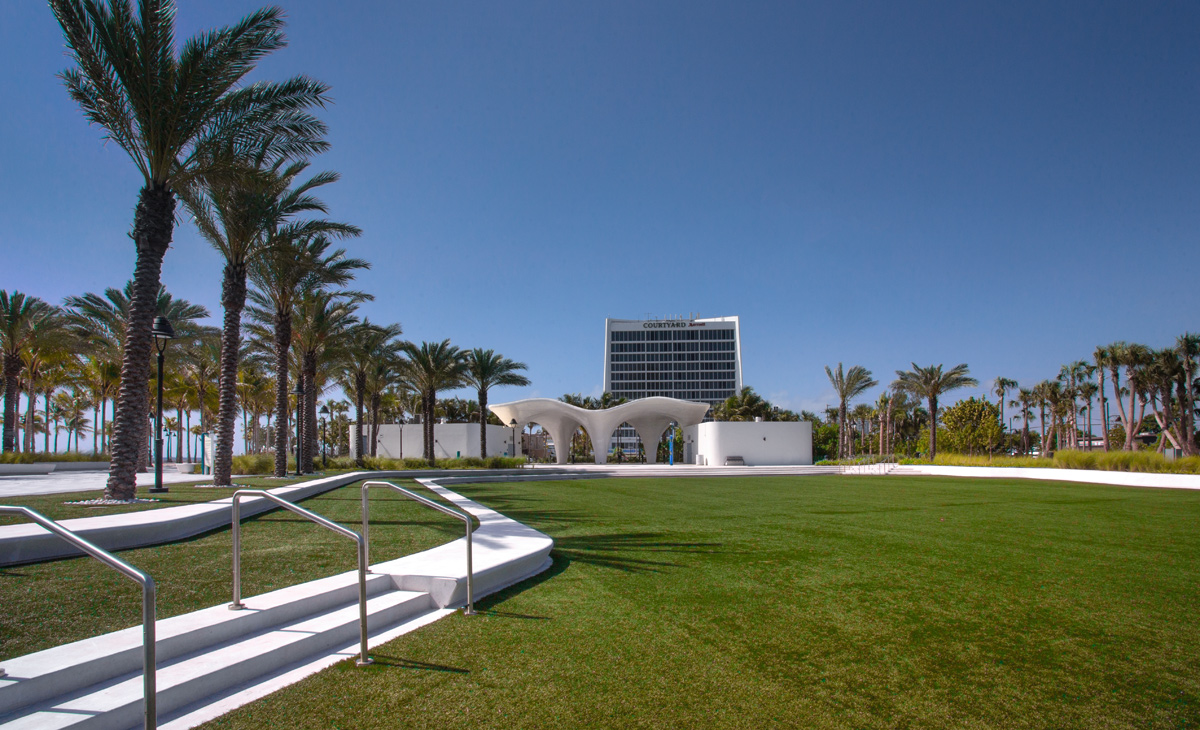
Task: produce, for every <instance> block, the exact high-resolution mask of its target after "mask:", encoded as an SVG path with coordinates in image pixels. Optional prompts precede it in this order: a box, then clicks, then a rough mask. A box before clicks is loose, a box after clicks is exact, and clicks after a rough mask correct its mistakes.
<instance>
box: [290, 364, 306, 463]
mask: <svg viewBox="0 0 1200 730" xmlns="http://www.w3.org/2000/svg"><path fill="white" fill-rule="evenodd" d="M292 394H293V395H295V396H296V476H300V474H301V472H300V454H301V449H302V447H301V445H300V437H301V435H302V432H301V430H300V424H301V422H302V421H303V418H302V416H303V414H304V382H303V381H301V380H297V381H296V389H295V390H293V391H292Z"/></svg>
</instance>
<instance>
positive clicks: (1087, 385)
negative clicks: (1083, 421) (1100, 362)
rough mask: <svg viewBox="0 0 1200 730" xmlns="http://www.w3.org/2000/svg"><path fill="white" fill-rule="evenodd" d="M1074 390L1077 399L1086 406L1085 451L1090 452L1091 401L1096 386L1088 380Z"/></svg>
mask: <svg viewBox="0 0 1200 730" xmlns="http://www.w3.org/2000/svg"><path fill="white" fill-rule="evenodd" d="M1076 388H1077V389H1078V390H1079V397H1080V398H1083V401H1084V403H1086V404H1087V440H1088V445H1087V450H1088V451H1091V450H1092V399H1094V398H1095V397H1096V391H1097V390H1098V388H1097V386H1096V384H1095V383H1093V382H1092V381H1090V380H1085V381H1083V382H1082V383H1080V384H1079V385H1077V386H1076Z"/></svg>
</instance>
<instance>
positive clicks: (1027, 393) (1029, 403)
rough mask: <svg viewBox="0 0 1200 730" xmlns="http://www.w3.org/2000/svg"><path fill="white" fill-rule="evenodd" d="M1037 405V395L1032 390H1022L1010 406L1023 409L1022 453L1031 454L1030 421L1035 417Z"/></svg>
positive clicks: (1010, 402)
mask: <svg viewBox="0 0 1200 730" xmlns="http://www.w3.org/2000/svg"><path fill="white" fill-rule="evenodd" d="M1035 403H1037V394H1036V393H1035V392H1034V390H1033V389H1031V388H1021V389H1020V390H1018V391H1017V398H1016V400H1013V401H1009V405H1012V406H1017V405H1019V406H1020V407H1021V452H1022V453H1025V454H1028V453H1029V446H1030V444H1029V419H1030V418H1031V417H1032V416H1033V406H1034V404H1035Z"/></svg>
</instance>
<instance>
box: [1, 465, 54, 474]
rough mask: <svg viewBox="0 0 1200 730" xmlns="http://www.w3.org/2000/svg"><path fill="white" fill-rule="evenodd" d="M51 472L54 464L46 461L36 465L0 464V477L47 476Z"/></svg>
mask: <svg viewBox="0 0 1200 730" xmlns="http://www.w3.org/2000/svg"><path fill="white" fill-rule="evenodd" d="M52 471H54V464H52V463H50V462H48V461H47V462H42V463H38V464H0V477H16V476H32V475H34V474H49V473H50V472H52Z"/></svg>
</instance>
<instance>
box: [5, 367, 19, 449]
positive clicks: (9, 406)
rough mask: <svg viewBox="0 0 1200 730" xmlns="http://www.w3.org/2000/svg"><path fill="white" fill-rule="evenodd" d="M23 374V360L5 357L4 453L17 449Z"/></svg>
mask: <svg viewBox="0 0 1200 730" xmlns="http://www.w3.org/2000/svg"><path fill="white" fill-rule="evenodd" d="M20 372H21V359H20V358H19V357H17V356H16V355H14V354H12V353H8V354H5V356H4V453H8V452H10V451H15V450H16V448H17V399H18V398H20V397H21V396H20V395H19V391H18V389H17V388H18V383H17V378H18V377H19V375H20Z"/></svg>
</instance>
